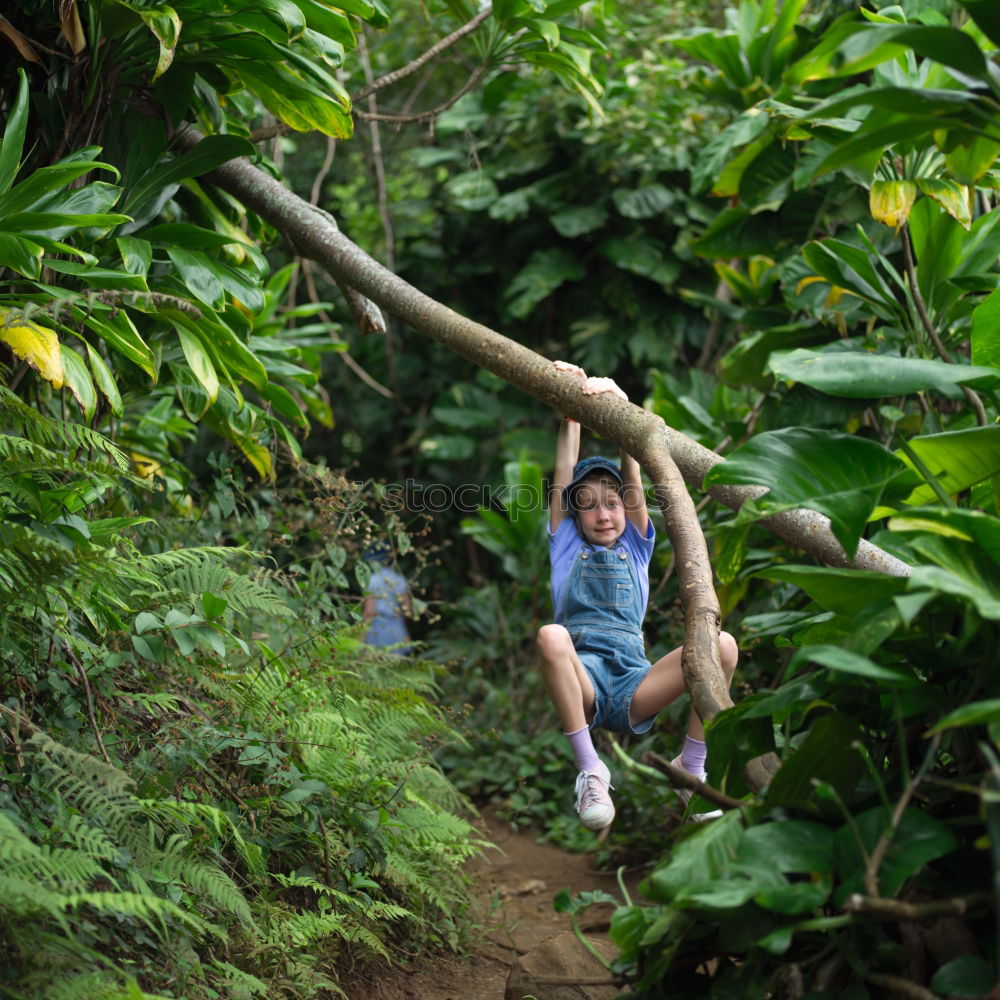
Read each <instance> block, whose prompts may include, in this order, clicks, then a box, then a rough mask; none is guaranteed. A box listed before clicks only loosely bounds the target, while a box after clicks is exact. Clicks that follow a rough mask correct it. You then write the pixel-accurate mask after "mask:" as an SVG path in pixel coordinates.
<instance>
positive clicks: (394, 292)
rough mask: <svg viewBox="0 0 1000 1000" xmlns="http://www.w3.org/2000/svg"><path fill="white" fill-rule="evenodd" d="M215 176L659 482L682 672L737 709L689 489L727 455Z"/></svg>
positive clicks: (819, 525)
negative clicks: (677, 603)
mask: <svg viewBox="0 0 1000 1000" xmlns="http://www.w3.org/2000/svg"><path fill="white" fill-rule="evenodd" d="M200 138H201V136H200V135H199V134H198V132H197V131H196V130H194V129H192V128H187V129H185V131H184V132H183V133H182V134H181V135H180V136H179V137H178V143H179V145H180V146H181V148H183V149H190V148H192V147H193V146H195V145H196V144H197V142H198V141H199V139H200ZM211 180H212V181H214V182H215V183H216V184H218V185H219V186H220V187H222V188H224V189H225V190H226V191H228V192H229V193H231V194H233V195H235V196H236V197H237V198H239V199H240V200H241V201H242V202H243V203H244V204H246V205H247V206H248V207H250V208H252V209H253V211H255V212H256V213H257V214H259V215H260V216H261V217H262V218H263V219H265V220H267V221H268V222H269V223H270V224H271V225H273V226H275V227H276V228H277V229H278V230H279V231H280V232H282V233H283V234H284V235H285V236H286V237H287V238H288V239H290V240H291V241H292V242H293V243H294V245H295V246H296V248H297V249H298V250H299V251H300V252H301V253H302V254H303V255H305V256H308V257H310V258H312V259H313V260H315V261H317V262H318V263H320V264H322V266H323V267H325V268H326V270H327V271H329V272H330V274H331V275H332V276H333V277H334V278H335V279H336V280H337V281H338V282H342V283H343V284H345V285H349V286H351V287H352V288H355V289H357V290H358V291H359V292H361V293H362V294H364V295H365V296H367V297H368V298H370V299H371V300H372V301H373V302H375V303H377V304H378V305H379V306H381V307H382V308H383V309H386V310H388V311H389V312H391V313H393V314H394V315H396V316H398V317H399V318H400V319H402V320H404V321H405V322H407V323H409V324H410V325H411V326H412V327H413V328H414V329H415V330H417V331H418V332H420V333H423V334H424V335H425V336H427V337H429V338H430V339H431V340H433V341H435V342H436V343H438V344H441V345H442V346H444V347H446V348H448V349H449V350H452V351H454V352H455V353H456V354H459V355H461V356H462V357H464V358H467V359H468V360H469V361H471V362H472V363H473V364H476V365H478V366H479V367H481V368H485V369H487V370H488V371H490V372H492V373H493V374H495V375H498V376H499V377H500V378H502V379H504V380H505V381H507V382H509V383H510V384H511V385H513V386H515V387H517V388H519V389H521V390H522V391H523V392H526V393H528V394H529V395H531V396H533V397H534V398H536V399H538V400H540V401H541V402H543V403H546V404H548V405H549V406H551V407H553V408H554V409H556V410H557V411H558V412H560V413H562V414H564V415H566V416H569V417H573V418H574V419H576V420H579V421H580V422H581V423H584V424H586V425H587V426H588V427H590V428H592V429H593V430H594V431H596V432H597V433H598V434H600V435H601V436H603V437H605V438H607V439H608V440H609V441H611V442H613V443H614V444H616V445H618V447H620V448H622V449H624V450H625V451H626V452H627V453H629V454H631V455H634V456H635V457H636V458H637V459H638V460H639V462H640V464H641V465H642V467H643V468H644V469H645V470H646V472H647V474H648V475H649V477H650V479H651V481H652V483H653V486H654V488H655V491H656V497H657V500H658V501H659V503H660V505H661V508H662V510H663V517H664V522H665V525H666V530H667V535H668V537H669V539H670V542H671V544H672V545H673V546H674V552H675V556H676V561H677V570H678V576H679V578H680V593H681V602H682V605H683V609H684V619H685V629H686V634H685V642H684V661H683V666H684V674H685V679H686V680H687V683H688V686H689V688H690V690H691V694H692V699H693V701H694V706H695V710H696V711H697V712H698V714H699V715H700V716H701V718H702V719H705V720H707V719H711V718H712V717H713V716H714V715H715V714H716V713H717V712H719V711H720V710H722V709H724V708H727V707H729V706H730V705H732V701H731V699H730V697H729V693H728V690H727V686H726V683H725V679H724V675H723V673H722V670H721V666H720V663H719V650H718V627H719V605H718V600H717V598H716V596H715V590H714V587H713V584H712V574H711V567H710V565H709V560H708V552H707V548H706V545H705V540H704V536H703V535H702V532H701V529H700V526H699V524H698V518H697V515H696V512H695V510H694V505H693V502H692V500H691V496H690V494H689V493H688V490H687V488H686V487H685V480H686V481H687V483H688V484H690V485H693V486H695V487H697V488H700V487H701V481H702V478H703V477H704V475H705V473H706V472H707V471H708V469H709V468H711V466H712V465H714V464H715V463H717V462H720V461H722V458H721V456H719V455H716V454H715V453H714V452H712V451H709V450H708V449H707V448H704V447H702V446H701V445H699V444H698V443H697V442H695V441H693V440H691V439H690V438H687V437H685V436H684V435H682V434H679V433H678V432H676V431H673V430H670V429H669V428H668V427H667V426H666V425H665V424H664V422H663V420H662V419H661V418H659V417H657V416H655V415H654V414H652V413H650V412H648V411H647V410H644V409H642V408H641V407H638V406H635V405H634V404H632V403H629V402H627V401H625V400H623V399H619V398H618V397H616V396H613V395H611V394H600V395H596V396H585V395H584V394H583V393H582V392H581V391H580V381H579V379H578V378H577V377H576V376H574V375H571V374H568V373H565V372H561V371H559V370H557V369H556V368H555V366H554V365H553V364H552V363H551V362H550V361H549V360H548V359H546V358H544V357H542V356H541V355H540V354H536V353H535V352H534V351H532V350H529V349H528V348H526V347H524V346H523V345H521V344H518V343H516V342H515V341H513V340H510V339H508V338H507V337H504V336H502V335H501V334H499V333H497V332H496V331H495V330H491V329H490V328H489V327H486V326H483V325H482V324H480V323H476V322H475V321H473V320H471V319H468V318H467V317H465V316H461V315H459V314H458V313H456V312H455V311H454V310H452V309H449V308H448V307H447V306H445V305H443V304H442V303H440V302H437V301H436V300H434V299H432V298H431V297H430V296H428V295H425V294H424V293H423V292H421V291H419V290H418V289H416V288H414V287H413V286H412V285H410V284H408V283H407V282H405V281H403V279H401V278H399V277H398V276H397V275H395V274H393V273H392V272H390V271H389V270H387V269H386V268H385V267H383V266H382V265H381V264H379V263H378V262H377V261H375V260H373V259H372V258H371V257H369V256H368V255H367V254H366V253H365V252H364V251H363V250H361V249H360V248H359V247H358V246H356V245H355V244H354V243H352V242H351V241H350V240H349V239H347V238H346V237H345V236H344V235H343V233H341V232H340V231H339V230H338V229H337V227H336V225H335V224H334V223H332V222H331V221H329V220H328V219H327V218H324V216H323V214H321V213H320V212H319V211H317V210H316V209H315V208H314V207H313V206H312V205H310V204H309V203H308V202H305V201H303V200H302V199H301V198H299V197H298V196H297V195H295V194H293V193H292V192H291V191H289V190H288V189H287V188H285V187H283V186H282V185H281V184H279V183H278V182H277V181H275V180H274V179H273V178H271V177H269V176H268V175H267V174H265V173H264V172H263V171H261V170H259V169H257V168H256V167H254V166H253V165H252V164H251V163H250V162H249V161H248V160H245V159H238V160H232V161H230V162H229V163H226V164H224V165H223V166H222V167H220V168H218V169H217V170H215V171H213V173H212V174H211ZM759 493H760V490H759V489H758V490H754V489H753V488H750V489H748V488H746V487H742V488H739V487H724V488H719V489H716V490H713V491H712V495H713V496H715V497H717V499H719V500H721V501H722V502H723V503H725V504H727V506H731V507H733V508H734V509H736V508H738V507H739V506H740V504H742V503H743V502H744V500H746V499H747V498H748V497H749V496H753V495H757V494H759ZM762 523H763V524H765V525H766V526H767V527H769V528H770V529H771V530H772V531H774V532H776V533H777V534H779V535H781V536H782V537H784V538H786V539H787V540H788V541H790V542H792V543H793V544H795V545H798V546H800V547H801V548H803V549H805V550H806V551H809V552H812V553H813V554H815V555H817V556H819V558H821V559H823V560H824V561H826V562H828V563H832V564H833V565H839V566H847V565H855V566H858V567H863V568H866V569H879V570H882V571H883V572H887V573H893V574H895V575H906V574H907V573H908V571H909V567H907V566H906V565H905V564H904V563H902V562H900V561H899V560H897V559H894V558H893V557H892V556H890V555H888V554H887V553H885V552H882V551H881V550H880V549H877V548H875V547H874V546H872V545H869V544H865V543H863V544H862V545H861V546H859V548H858V554H857V556H856V558H855V560H854V561H853V563H851V562H850V561H849V560H848V559H847V557H846V555H845V554H844V552H843V549H842V548H841V547H840V545H839V543H838V542H837V541H836V540H835V539H834V538H833V535H832V533H831V532H830V528H829V521H828V520H827V519H826V518H823V517H821V516H820V515H819V514H814V513H812V512H810V511H795V512H791V513H788V514H782V515H777V516H775V517H771V518H768V519H767V520H766V521H764V522H762Z"/></svg>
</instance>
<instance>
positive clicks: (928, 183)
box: [917, 177, 972, 229]
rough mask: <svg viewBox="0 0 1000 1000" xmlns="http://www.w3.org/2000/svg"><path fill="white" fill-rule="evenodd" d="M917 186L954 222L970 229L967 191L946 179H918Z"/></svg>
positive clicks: (970, 219) (955, 182)
mask: <svg viewBox="0 0 1000 1000" xmlns="http://www.w3.org/2000/svg"><path fill="white" fill-rule="evenodd" d="M917 186H918V187H919V188H920V190H921V191H923V193H924V194H925V195H927V197H928V198H933V199H934V200H935V201H936V202H937V203H938V204H939V205H940V206H941V207H942V208H943V209H944V210H945V211H946V212H947V213H948V214H949V215H950V216H951V217H952V218H953V219H954V220H955V221H956V222H959V223H961V224H962V225H963V226H965V228H966V229H971V228H972V209H971V207H970V206H969V189H968V188H967V187H966V186H965V185H964V184H959V183H958V182H957V181H953V180H950V179H948V178H946V177H918V178H917Z"/></svg>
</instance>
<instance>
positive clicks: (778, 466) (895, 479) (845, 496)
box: [705, 427, 915, 557]
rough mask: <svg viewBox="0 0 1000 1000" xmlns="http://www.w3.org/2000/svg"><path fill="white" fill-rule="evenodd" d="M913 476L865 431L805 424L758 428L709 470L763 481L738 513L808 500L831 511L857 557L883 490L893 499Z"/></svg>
mask: <svg viewBox="0 0 1000 1000" xmlns="http://www.w3.org/2000/svg"><path fill="white" fill-rule="evenodd" d="M914 480H915V477H914V475H913V473H912V472H911V471H910V470H909V469H907V468H906V466H905V465H904V463H903V462H901V461H900V460H899V459H898V458H897V457H896V456H895V455H893V454H892V453H891V452H890V451H888V450H887V449H886V448H883V447H882V445H880V444H878V443H877V442H875V441H869V440H867V439H866V438H856V437H852V436H851V435H849V434H838V433H835V432H832V431H824V430H818V429H815V428H806V427H791V428H787V429H785V430H780V431H769V432H766V433H764V434H758V435H757V436H756V437H754V438H752V439H751V440H750V441H748V442H747V443H746V444H745V445H743V446H742V447H740V448H737V449H736V451H734V452H733V453H732V454H731V455H730V456H729V457H728V458H727V459H726V460H725V461H724V462H721V463H720V464H718V465H716V466H714V467H713V468H712V469H711V470H710V471H709V473H708V475H707V476H706V477H705V487H706V488H707V487H710V486H713V485H715V484H717V483H720V484H727V485H741V486H752V485H758V486H764V487H766V488H767V491H768V492H767V494H766V495H765V496H763V497H760V498H759V499H756V500H754V501H752V503H751V504H749V505H748V504H744V508H746V512H745V513H743V512H741V516H743V517H746V516H751V517H754V518H756V517H762V516H766V515H767V514H770V513H776V512H777V511H783V510H790V509H792V508H795V507H806V508H809V509H810V510H816V511H819V512H820V513H821V514H826V515H827V517H829V518H830V522H831V527H832V529H833V533H834V535H835V536H836V537H837V539H838V541H839V542H840V543H841V545H843V546H844V550H845V552H847V554H848V556H850V557H852V556H853V555H854V552H855V550H856V549H857V545H858V540H859V539H860V538H861V534H862V532H863V531H864V527H865V522H866V521H867V520H868V518H869V516H870V515H871V512H872V510H874V508H875V506H876V504H878V503H879V502H880V500H881V499H882V498H883V497H885V498H887V499H888V500H890V501H896V500H898V499H899V498H900V497H901V496H906V495H907V494H908V493H909V492H910V491H911V490H912V488H913V484H914Z"/></svg>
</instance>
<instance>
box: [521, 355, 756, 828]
mask: <svg viewBox="0 0 1000 1000" xmlns="http://www.w3.org/2000/svg"><path fill="white" fill-rule="evenodd" d="M555 365H556V367H557V368H559V369H560V370H561V371H568V372H570V373H571V374H574V375H579V376H581V377H582V378H583V379H584V382H583V384H582V386H581V389H582V391H583V392H584V393H586V394H588V395H593V394H595V393H601V392H613V393H615V394H616V395H618V396H621V397H622V398H623V399H626V398H627V397H626V396H625V393H624V392H622V390H621V389H620V388H619V387H618V386H617V385H616V384H615V383H614V382H613V381H612V380H611V379H609V378H587V377H586V373H585V372H584V371H583V369H582V368H578V367H577V366H576V365H570V364H567V363H566V362H562V361H557V362H555ZM579 454H580V425H579V424H578V423H577V422H576V421H575V420H571V419H569V418H564V419H563V421H562V423H561V426H560V428H559V435H558V438H557V441H556V467H555V474H554V476H553V480H552V491H551V495H550V505H549V510H550V515H549V553H550V558H551V563H552V603H553V610H554V621H553V623H552V624H550V625H543V626H542V628H541V629H539V631H538V651H539V654H540V657H541V665H542V675H543V677H544V679H545V684H546V687H547V688H548V692H549V696H550V698H551V699H552V703H553V705H554V706H555V709H556V713H557V715H558V716H559V721H560V722H561V723H562V727H563V731H564V733H565V735H566V738H567V739H568V740H569V744H570V748H571V750H572V752H573V756H574V759H575V761H576V767H577V772H578V773H577V778H576V810H577V813H578V814H579V816H580V821H581V822H582V823H583V825H584V826H585V827H587V828H588V829H590V830H603V829H604V828H605V827H607V826H609V825H610V823H611V821H612V820H613V819H614V816H615V807H614V804H613V802H612V801H611V795H610V791H611V789H612V785H611V773H610V771H609V770H608V766H607V765H606V764H605V763H604V761H602V760H601V759H600V757H599V756H598V755H597V751H596V750H595V748H594V741H593V737H592V730H593V729H594V728H596V727H602V728H604V729H609V730H611V731H612V732H618V733H621V732H624V733H637V734H639V733H645V732H648V731H649V729H650V727H651V726H652V725H653V720H654V719H655V718H656V715H657V713H658V712H660V711H661V710H662V709H664V708H665V707H666V706H667V705H669V704H670V703H671V702H672V701H674V700H675V699H676V698H677V697H678V696H679V695H680V694H681V693H682V692H683V691H684V690H685V685H684V676H683V674H682V673H681V649H680V648H678V649H675V650H673V651H672V652H670V653H668V654H667V655H666V656H664V657H661V658H660V659H659V660H657V661H656V663H654V664H651V663H650V662H649V660H648V659H647V657H646V650H645V642H644V639H643V634H642V623H643V619H644V617H645V614H646V603H647V601H648V600H649V561H650V558H651V556H652V554H653V545H654V541H655V533H654V530H653V524H652V522H651V521H650V519H649V514H648V512H647V510H646V498H645V494H644V492H643V489H642V479H641V476H640V472H639V464H638V462H636V460H635V459H634V458H633V457H632V456H631V455H627V454H625V453H624V452H623V453H622V455H621V461H620V463H618V462H615V461H613V460H612V459H610V458H604V457H603V456H599V455H595V456H593V457H591V458H585V459H583V460H582V461H579V460H578V459H579ZM719 651H720V654H721V661H722V663H721V665H722V669H723V671H724V672H725V674H726V677H727V679H729V680H731V679H732V676H733V672H734V671H735V669H736V661H737V658H738V655H739V651H738V649H737V646H736V641H735V640H734V639H733V637H732V636H731V635H729V633H728V632H723V633H721V635H720V636H719ZM705 756H706V751H705V730H704V729H703V728H702V724H701V720H700V719H699V718H698V716H697V715H695V714H694V712H692V713H691V718H690V723H689V726H688V733H687V737H686V739H685V741H684V746H683V748H682V750H681V753H680V754H678V756H677V757H676V758H675V759H674V761H673V764H674V765H675V766H677V767H680V768H682V769H683V770H685V771H687V772H688V773H689V774H693V775H695V777H697V778H700V779H701V780H702V781H704V780H705V764H706V762H705ZM678 794H679V796H680V798H681V800H682V801H684V802H686V801H688V800H689V799H690V797H691V793H690V792H688V791H686V790H684V791H682V792H679V793H678ZM711 815H713V814H711V813H702V814H699V815H698V816H697V817H694V818H696V819H707V818H709V817H710V816H711Z"/></svg>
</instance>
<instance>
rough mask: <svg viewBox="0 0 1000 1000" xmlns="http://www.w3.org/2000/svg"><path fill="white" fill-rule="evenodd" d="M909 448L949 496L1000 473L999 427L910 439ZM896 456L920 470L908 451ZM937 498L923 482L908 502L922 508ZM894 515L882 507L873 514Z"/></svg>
mask: <svg viewBox="0 0 1000 1000" xmlns="http://www.w3.org/2000/svg"><path fill="white" fill-rule="evenodd" d="M908 447H909V449H910V450H911V451H913V452H914V453H915V454H916V456H917V459H918V460H919V462H920V464H922V465H923V466H924V468H925V469H926V470H927V471H928V472H929V473H930V474H931V475H932V476H933V477H934V479H935V480H936V481H937V483H938V485H939V486H940V488H941V489H942V490H943V491H944V492H945V493H960V492H961V491H962V490H965V489H968V488H969V487H970V486H974V485H975V484H976V483H981V482H983V481H984V480H986V479H989V478H990V477H991V476H993V475H995V474H996V473H997V472H998V471H1000V425H998V424H992V425H990V426H988V427H971V428H968V429H966V430H962V431H945V432H944V433H942V434H931V435H928V436H926V437H914V438H911V439H910V440H909V442H908ZM896 455H897V457H898V458H899V459H901V460H902V461H903V462H904V463H905V464H906V465H908V466H909V467H910V468H912V469H915V470H916V469H917V467H916V465H915V464H914V462H913V459H912V458H911V456H910V455H909V454H907V453H906V452H905V451H903V450H900V451H897V452H896ZM917 471H919V470H917ZM937 495H938V493H937V491H936V490H935V489H934V487H933V486H931V485H930V484H929V483H922V484H921V485H920V486H918V487H917V488H916V489H915V490H914V491H913V492H912V493H911V494H910V495H909V496H908V497H907V498H906V500H905V501H904V502H905V503H906V504H908V505H912V506H919V505H920V504H927V503H933V502H934V500H935V497H936V496H937ZM891 513H892V510H890V509H889V508H885V507H880V508H878V509H876V510H875V511H874V512H873V514H872V517H885V516H886V515H887V514H891Z"/></svg>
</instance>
